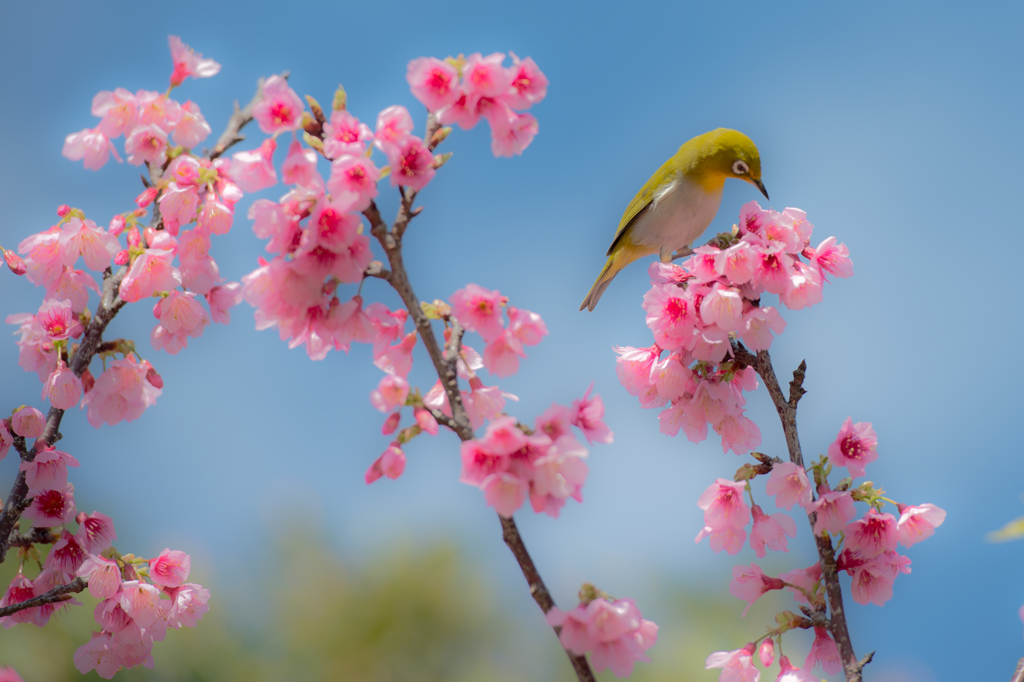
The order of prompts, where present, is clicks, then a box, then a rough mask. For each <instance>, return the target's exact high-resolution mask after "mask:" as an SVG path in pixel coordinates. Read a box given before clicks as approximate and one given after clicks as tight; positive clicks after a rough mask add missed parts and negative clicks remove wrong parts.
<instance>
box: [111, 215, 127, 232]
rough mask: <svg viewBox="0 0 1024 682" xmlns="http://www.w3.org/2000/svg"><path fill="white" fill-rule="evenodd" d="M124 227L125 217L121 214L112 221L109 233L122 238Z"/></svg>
mask: <svg viewBox="0 0 1024 682" xmlns="http://www.w3.org/2000/svg"><path fill="white" fill-rule="evenodd" d="M124 226H125V223H124V216H123V215H121V214H120V213H119V214H117V215H116V216H114V217H113V218H111V219H110V229H109V230H108V231H109V232H110V234H112V235H114V236H115V237H120V236H121V233H122V232H124Z"/></svg>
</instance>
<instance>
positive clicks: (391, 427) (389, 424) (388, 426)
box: [380, 410, 402, 436]
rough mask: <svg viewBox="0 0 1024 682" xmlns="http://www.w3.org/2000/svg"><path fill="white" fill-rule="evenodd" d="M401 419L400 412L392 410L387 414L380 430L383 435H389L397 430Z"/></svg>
mask: <svg viewBox="0 0 1024 682" xmlns="http://www.w3.org/2000/svg"><path fill="white" fill-rule="evenodd" d="M401 420H402V412H401V410H399V411H398V412H392V413H391V414H390V415H388V418H387V419H385V420H384V425H383V426H382V427H381V429H380V432H381V433H382V434H383V435H385V436H390V435H391V434H392V433H394V432H395V431H397V430H398V425H399V423H400V422H401Z"/></svg>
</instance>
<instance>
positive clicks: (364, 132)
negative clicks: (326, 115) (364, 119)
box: [324, 109, 373, 159]
mask: <svg viewBox="0 0 1024 682" xmlns="http://www.w3.org/2000/svg"><path fill="white" fill-rule="evenodd" d="M372 141H373V132H372V131H371V130H370V126H368V125H366V124H365V123H360V122H359V119H358V118H356V117H355V116H353V115H352V114H350V113H349V112H348V111H346V110H345V109H339V110H337V111H332V112H331V118H330V120H329V121H328V122H327V123H324V156H326V157H327V158H328V159H339V158H341V157H342V156H345V155H351V156H356V157H359V156H362V154H363V152H365V151H366V145H367V144H369V143H370V142H372Z"/></svg>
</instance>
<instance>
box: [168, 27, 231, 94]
mask: <svg viewBox="0 0 1024 682" xmlns="http://www.w3.org/2000/svg"><path fill="white" fill-rule="evenodd" d="M167 43H168V44H169V45H170V47H171V59H172V60H173V61H174V71H173V72H171V86H172V87H173V86H178V85H181V84H182V82H184V80H185V79H186V78H188V77H189V76H192V77H193V78H209V77H210V76H216V75H217V74H218V73H220V64H218V63H217V62H215V61H213V60H212V59H203V55H202V54H200V53H198V52H196V51H195V50H193V49H192V48H191V47H189V46H188V45H186V44H185V43H183V42H181V38H179V37H178V36H168V37H167Z"/></svg>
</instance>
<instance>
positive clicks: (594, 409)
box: [570, 384, 614, 443]
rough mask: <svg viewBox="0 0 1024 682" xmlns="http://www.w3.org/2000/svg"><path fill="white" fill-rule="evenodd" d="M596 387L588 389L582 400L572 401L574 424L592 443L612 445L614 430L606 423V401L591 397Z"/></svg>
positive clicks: (592, 386)
mask: <svg viewBox="0 0 1024 682" xmlns="http://www.w3.org/2000/svg"><path fill="white" fill-rule="evenodd" d="M593 388H594V385H593V384H591V385H590V387H589V388H587V391H586V393H584V394H583V397H582V398H578V399H576V400H573V401H572V416H571V417H570V419H571V421H572V423H573V424H574V425H575V426H577V427H578V428H579V429H580V430H581V431H583V435H584V436H586V438H587V441H588V442H590V443H611V442H612V439H613V437H614V434H613V433H612V430H611V429H609V428H608V425H607V424H605V423H604V401H602V400H601V396H599V395H595V396H594V397H593V398H591V397H590V391H592V390H593Z"/></svg>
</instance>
